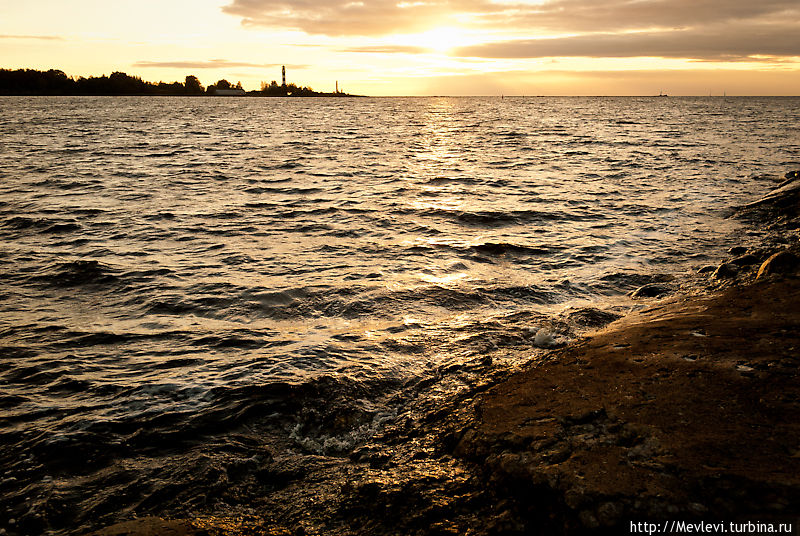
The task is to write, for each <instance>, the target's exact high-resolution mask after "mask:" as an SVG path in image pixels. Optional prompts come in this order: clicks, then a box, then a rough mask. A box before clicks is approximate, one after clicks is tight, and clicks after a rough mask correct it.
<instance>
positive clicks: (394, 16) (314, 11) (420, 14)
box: [223, 0, 497, 36]
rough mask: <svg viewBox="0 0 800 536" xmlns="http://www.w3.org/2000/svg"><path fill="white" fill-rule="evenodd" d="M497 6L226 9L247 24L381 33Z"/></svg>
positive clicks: (235, 4) (364, 0)
mask: <svg viewBox="0 0 800 536" xmlns="http://www.w3.org/2000/svg"><path fill="white" fill-rule="evenodd" d="M492 6H493V4H492V3H491V2H489V1H487V0H422V1H417V0H408V1H404V0H353V1H350V0H233V1H232V3H231V4H230V5H228V6H225V7H223V11H224V12H225V13H228V14H230V15H235V16H238V17H241V18H242V23H243V24H244V25H245V26H264V27H282V28H293V29H298V30H302V31H304V32H306V33H309V34H324V35H330V36H343V35H363V36H375V35H385V34H391V33H414V32H421V31H424V30H427V29H430V28H431V27H433V26H436V25H437V24H439V23H441V22H442V21H443V20H444V19H447V18H449V17H451V16H453V15H454V14H458V13H464V12H471V13H483V12H485V11H494V10H496V9H497V8H496V7H492Z"/></svg>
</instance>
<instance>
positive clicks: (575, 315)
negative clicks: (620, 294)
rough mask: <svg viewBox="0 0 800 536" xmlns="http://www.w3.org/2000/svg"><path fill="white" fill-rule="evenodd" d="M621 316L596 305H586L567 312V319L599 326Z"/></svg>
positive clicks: (576, 322)
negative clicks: (595, 306)
mask: <svg viewBox="0 0 800 536" xmlns="http://www.w3.org/2000/svg"><path fill="white" fill-rule="evenodd" d="M619 318H621V315H618V314H616V313H612V312H610V311H602V310H600V309H597V308H594V307H584V308H581V309H577V310H574V311H570V312H569V313H568V314H567V320H568V321H569V322H572V323H575V324H577V325H579V326H584V327H592V328H599V327H603V326H605V325H607V324H610V323H611V322H613V321H614V320H617V319H619Z"/></svg>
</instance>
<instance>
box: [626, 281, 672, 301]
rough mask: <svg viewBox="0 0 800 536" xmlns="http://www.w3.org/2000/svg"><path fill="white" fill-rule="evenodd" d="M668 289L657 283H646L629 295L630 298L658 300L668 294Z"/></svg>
mask: <svg viewBox="0 0 800 536" xmlns="http://www.w3.org/2000/svg"><path fill="white" fill-rule="evenodd" d="M669 292H670V289H669V288H668V287H665V286H664V285H659V284H658V283H648V284H647V285H643V286H641V287H639V288H637V289H636V290H634V291H633V292H631V293H630V294H629V296H630V297H631V298H658V297H659V296H663V295H664V294H669Z"/></svg>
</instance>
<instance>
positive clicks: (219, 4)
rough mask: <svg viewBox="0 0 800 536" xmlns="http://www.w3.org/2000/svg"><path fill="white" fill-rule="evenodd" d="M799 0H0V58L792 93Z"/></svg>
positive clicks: (141, 70) (403, 88)
mask: <svg viewBox="0 0 800 536" xmlns="http://www.w3.org/2000/svg"><path fill="white" fill-rule="evenodd" d="M798 28H800V2H798V0H757V1H755V0H607V1H603V0H136V1H133V0H112V1H109V0H69V1H65V0H26V1H24V2H23V1H11V0H0V58H2V61H1V62H0V67H3V68H12V69H16V68H21V67H28V68H34V69H50V68H55V69H61V70H63V71H64V72H66V73H67V74H69V75H84V76H89V75H101V74H110V73H111V72H113V71H124V72H127V73H128V74H131V75H138V76H141V77H142V78H144V79H145V80H149V81H159V80H163V81H165V82H172V81H175V80H181V81H182V80H183V78H184V77H185V76H186V75H187V74H194V75H196V76H197V77H198V78H199V79H200V81H201V82H202V83H203V84H204V85H208V84H211V83H214V82H216V81H217V80H219V79H220V78H226V79H228V80H230V81H231V82H234V83H235V82H237V81H241V82H242V84H243V86H244V87H245V89H258V87H259V86H260V83H261V82H262V81H265V82H269V81H271V80H278V81H280V70H281V65H286V70H287V81H288V82H295V83H296V84H298V85H309V86H311V87H313V88H314V89H316V90H319V91H332V90H333V89H334V85H335V83H336V81H337V80H338V81H339V85H340V87H341V88H343V89H344V90H345V91H348V92H351V93H359V94H368V95H499V94H505V95H653V94H658V93H659V92H660V91H663V92H664V93H669V94H671V95H708V94H714V95H721V94H722V93H723V92H725V93H727V94H728V95H798V94H800V37H798Z"/></svg>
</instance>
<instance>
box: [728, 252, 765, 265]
mask: <svg viewBox="0 0 800 536" xmlns="http://www.w3.org/2000/svg"><path fill="white" fill-rule="evenodd" d="M760 260H761V259H759V258H758V257H756V256H755V255H753V254H747V255H741V256H739V257H736V258H735V259H732V260H731V264H735V265H736V266H752V265H753V264H758V263H759V261H760Z"/></svg>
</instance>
